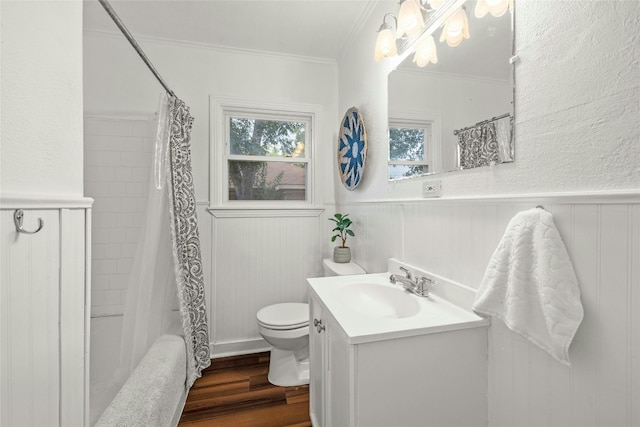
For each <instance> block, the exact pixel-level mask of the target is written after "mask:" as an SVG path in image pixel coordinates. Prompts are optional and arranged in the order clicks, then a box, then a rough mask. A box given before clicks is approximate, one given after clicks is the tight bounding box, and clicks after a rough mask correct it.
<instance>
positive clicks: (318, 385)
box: [309, 298, 326, 427]
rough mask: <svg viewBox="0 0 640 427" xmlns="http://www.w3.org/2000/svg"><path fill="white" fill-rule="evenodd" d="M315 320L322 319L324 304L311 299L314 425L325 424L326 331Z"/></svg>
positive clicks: (310, 355) (310, 370) (310, 342)
mask: <svg viewBox="0 0 640 427" xmlns="http://www.w3.org/2000/svg"><path fill="white" fill-rule="evenodd" d="M314 320H319V321H320V320H323V319H322V306H321V305H320V304H319V303H318V301H316V300H315V299H314V298H311V300H310V324H309V346H310V348H309V393H310V396H309V397H310V399H311V402H310V411H311V414H310V415H311V422H312V423H313V425H314V427H323V426H324V425H325V416H324V414H325V381H326V378H325V375H324V373H325V369H326V366H325V338H326V334H325V331H320V332H318V329H317V328H316V326H314Z"/></svg>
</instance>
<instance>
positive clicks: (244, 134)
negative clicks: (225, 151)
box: [228, 117, 306, 200]
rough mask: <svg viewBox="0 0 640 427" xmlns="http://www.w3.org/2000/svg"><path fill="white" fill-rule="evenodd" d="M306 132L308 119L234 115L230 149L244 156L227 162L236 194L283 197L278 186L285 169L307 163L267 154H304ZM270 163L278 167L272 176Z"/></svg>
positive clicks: (252, 197)
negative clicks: (292, 161)
mask: <svg viewBox="0 0 640 427" xmlns="http://www.w3.org/2000/svg"><path fill="white" fill-rule="evenodd" d="M305 132H306V123H305V122H296V121H276V120H264V119H252V118H239V117H231V118H230V135H229V136H230V146H229V153H230V154H231V155H232V156H242V159H237V157H236V158H235V159H233V160H229V163H228V165H229V180H230V182H231V184H232V186H233V190H234V191H235V197H234V198H235V199H237V200H278V199H281V198H282V197H281V196H282V193H281V192H280V191H279V190H278V188H279V186H280V184H281V182H282V180H283V179H284V177H285V170H287V169H288V168H291V167H303V168H304V164H300V163H290V162H287V163H282V162H278V161H274V162H271V161H267V160H265V159H264V158H265V157H268V158H273V159H274V160H276V159H277V158H281V159H282V158H300V157H304V155H305V153H304V150H305V141H306V139H305V138H306V134H305ZM252 158H255V160H252ZM276 165H277V166H276ZM269 167H272V168H275V169H276V172H277V173H276V174H275V175H274V174H272V176H271V177H269V176H268V171H269ZM277 169H280V170H279V171H277ZM303 184H304V183H303ZM230 193H231V192H230ZM230 198H231V197H230Z"/></svg>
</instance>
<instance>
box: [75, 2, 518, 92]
mask: <svg viewBox="0 0 640 427" xmlns="http://www.w3.org/2000/svg"><path fill="white" fill-rule="evenodd" d="M380 1H389V0H380ZM110 3H111V5H112V7H113V9H114V10H115V11H116V13H117V14H118V15H119V16H120V19H121V20H122V21H123V22H124V24H125V25H126V26H127V28H128V29H129V30H130V31H131V33H133V34H134V35H136V36H152V37H159V38H164V39H170V40H181V41H189V42H196V43H204V44H208V45H214V46H224V47H231V48H238V49H248V50H254V51H262V52H274V53H279V54H286V55H298V56H306V57H313V58H321V59H327V60H335V59H337V58H338V56H339V54H340V52H341V50H342V49H343V47H344V46H345V44H346V43H347V42H348V41H349V39H350V38H351V37H353V36H354V35H355V34H356V33H357V32H358V31H359V30H360V28H361V27H362V24H363V22H364V21H365V20H366V19H368V18H369V14H370V13H371V10H372V8H373V6H374V5H375V4H376V0H110ZM394 3H395V1H394ZM466 4H467V6H466V7H467V15H468V17H469V27H470V35H471V37H470V39H469V40H464V41H463V42H462V44H461V45H460V46H458V47H456V48H450V47H448V46H447V45H446V44H445V43H440V42H439V41H438V37H439V35H440V30H438V31H437V32H436V34H434V37H435V38H436V44H437V46H438V59H439V60H438V63H437V64H430V65H429V66H427V67H425V68H424V70H425V71H431V72H438V73H454V74H461V75H471V76H476V77H485V78H492V79H500V80H509V73H510V69H511V68H510V67H509V66H508V60H509V57H510V55H511V21H510V18H509V16H508V14H507V15H505V16H502V17H500V18H494V17H492V16H491V15H487V16H486V17H484V18H483V19H481V20H479V19H477V18H475V16H474V13H473V10H474V8H475V1H474V0H469V1H467V3H466ZM374 18H375V17H374ZM380 22H382V17H380ZM84 27H85V28H86V29H89V30H99V31H111V32H115V33H117V32H119V30H118V29H117V28H116V26H115V24H114V23H113V22H112V21H111V19H110V18H109V16H108V15H107V13H106V12H105V11H104V9H103V8H102V6H101V5H100V4H99V3H98V1H97V0H84ZM375 37H376V36H375V34H372V36H371V55H373V50H374V45H375ZM412 58H413V55H411V56H410V57H409V58H407V60H406V61H405V63H404V64H402V66H401V67H402V68H408V69H412V68H413V69H416V70H417V69H418V68H417V67H416V66H415V65H414V64H413V63H412V62H411V59H412Z"/></svg>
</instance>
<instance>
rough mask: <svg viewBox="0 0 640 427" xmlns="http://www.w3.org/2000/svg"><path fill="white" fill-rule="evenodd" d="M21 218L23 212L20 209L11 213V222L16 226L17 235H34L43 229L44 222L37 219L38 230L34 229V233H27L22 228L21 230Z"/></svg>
mask: <svg viewBox="0 0 640 427" xmlns="http://www.w3.org/2000/svg"><path fill="white" fill-rule="evenodd" d="M23 218H24V211H23V210H22V209H17V210H16V211H15V212H14V213H13V222H14V224H15V225H16V231H17V232H18V233H25V234H36V233H37V232H38V231H40V230H42V227H44V221H43V220H42V218H38V228H36V229H35V230H34V231H27V230H25V229H24V228H22V220H23Z"/></svg>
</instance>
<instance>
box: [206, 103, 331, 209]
mask: <svg viewBox="0 0 640 427" xmlns="http://www.w3.org/2000/svg"><path fill="white" fill-rule="evenodd" d="M320 110H321V107H319V106H316V105H310V104H293V103H279V102H263V101H257V100H251V99H239V98H223V97H215V96H213V95H212V96H210V132H209V147H210V156H211V158H210V164H211V165H210V170H211V173H210V177H209V191H210V199H209V200H210V202H209V205H210V206H209V210H210V212H211V213H212V214H213V215H214V216H220V217H233V216H240V217H242V216H316V215H319V214H320V211H318V210H317V208H316V201H317V197H316V193H317V189H316V185H315V183H316V182H317V180H316V167H315V162H316V159H317V153H316V145H317V144H316V140H317V132H316V128H317V123H318V121H319V115H320ZM231 117H240V118H254V119H266V120H281V121H302V122H305V123H306V126H307V128H306V129H305V154H304V157H278V156H247V155H238V154H231V146H230V118H231ZM230 160H240V161H242V160H250V161H268V162H286V163H305V164H306V174H305V175H306V183H305V196H306V200H229V166H228V165H229V161H230ZM316 211H317V212H316Z"/></svg>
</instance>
